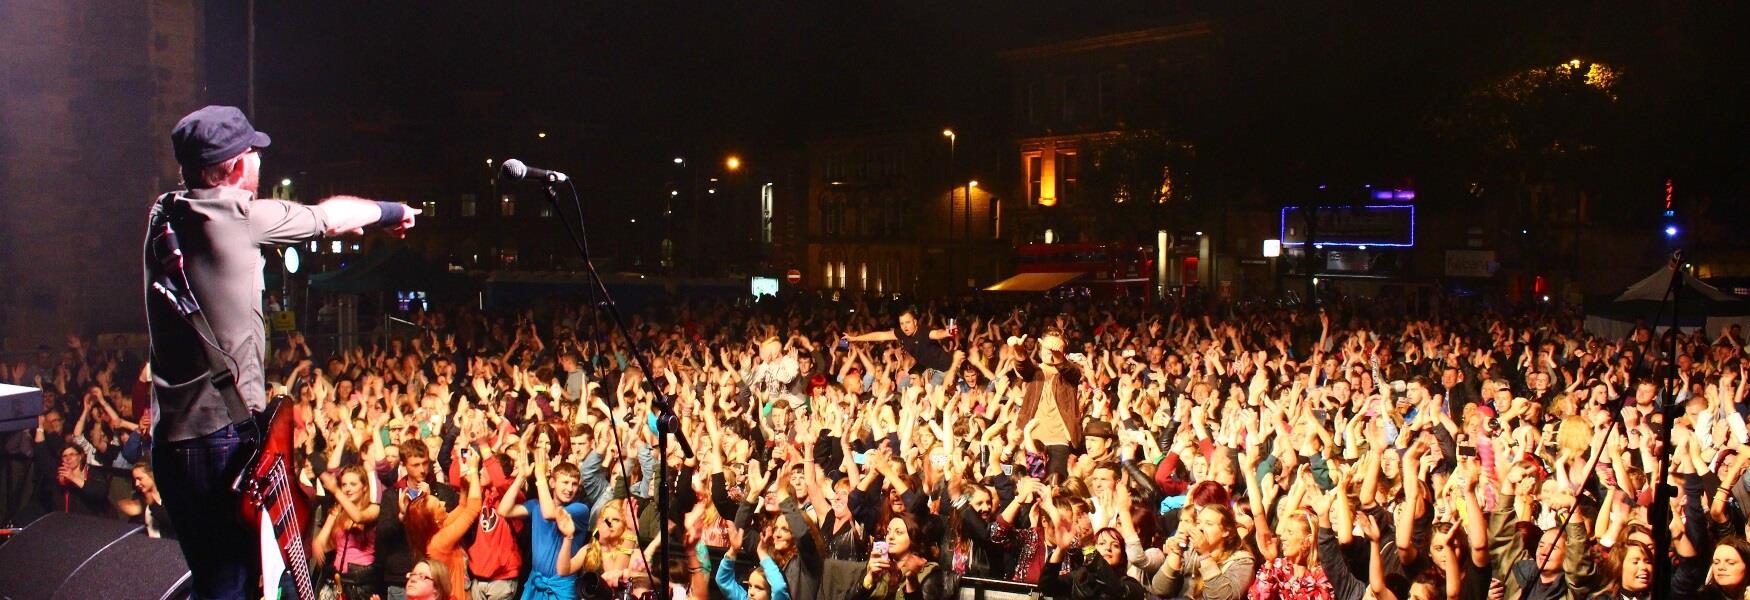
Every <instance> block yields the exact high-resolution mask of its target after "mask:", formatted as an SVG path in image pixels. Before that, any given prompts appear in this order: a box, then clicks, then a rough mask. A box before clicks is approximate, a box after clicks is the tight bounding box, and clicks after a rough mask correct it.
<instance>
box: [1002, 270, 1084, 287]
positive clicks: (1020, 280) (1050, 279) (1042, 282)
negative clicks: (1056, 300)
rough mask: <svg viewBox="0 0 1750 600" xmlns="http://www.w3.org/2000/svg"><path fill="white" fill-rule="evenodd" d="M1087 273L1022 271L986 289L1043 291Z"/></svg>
mask: <svg viewBox="0 0 1750 600" xmlns="http://www.w3.org/2000/svg"><path fill="white" fill-rule="evenodd" d="M1087 274H1088V272H1087V271H1072V272H1067V273H1022V274H1020V275H1016V276H1014V277H1010V278H1008V279H1004V280H1002V281H999V282H997V284H996V285H993V286H990V287H987V288H984V291H987V292H1043V291H1046V290H1049V289H1051V288H1054V287H1057V286H1060V285H1063V284H1065V283H1069V281H1070V280H1072V279H1075V278H1077V277H1081V276H1083V275H1087Z"/></svg>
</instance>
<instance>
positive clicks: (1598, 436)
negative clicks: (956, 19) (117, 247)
mask: <svg viewBox="0 0 1750 600" xmlns="http://www.w3.org/2000/svg"><path fill="white" fill-rule="evenodd" d="M410 320H411V321H413V322H415V323H418V324H419V325H420V326H421V327H422V328H421V329H420V330H418V331H417V332H415V333H410V334H408V335H407V336H404V337H398V338H391V339H388V340H387V341H386V343H375V344H370V345H366V346H361V347H357V348H353V349H350V350H345V351H337V352H321V353H318V352H313V351H312V350H311V348H310V346H309V344H308V343H307V342H306V341H305V340H304V339H302V337H300V336H297V335H292V336H291V337H290V338H289V339H285V340H282V341H280V342H279V343H277V344H276V346H275V348H274V349H273V350H272V351H271V352H270V355H269V357H268V359H267V362H266V366H267V373H268V379H269V381H270V383H271V384H272V385H273V386H275V388H276V390H278V391H281V392H283V393H285V394H287V396H288V398H289V399H290V402H291V405H290V406H291V407H292V410H293V413H292V414H293V416H294V418H295V445H296V447H297V449H298V450H297V460H296V462H295V470H296V471H297V473H298V477H297V479H298V482H299V484H300V485H301V486H302V487H303V489H304V492H305V493H306V494H308V495H309V496H310V497H312V498H315V499H316V503H315V504H316V505H317V510H316V517H315V518H314V519H313V520H312V521H313V522H312V526H311V528H310V531H309V532H307V535H308V536H309V539H310V540H311V543H310V547H311V549H312V554H313V556H312V559H313V560H314V562H315V563H316V564H317V567H318V568H317V570H316V573H317V579H318V582H319V584H320V585H321V586H322V587H323V590H324V592H323V594H324V597H344V598H348V599H360V600H362V599H365V598H371V597H373V596H379V597H381V598H403V597H405V598H418V599H426V598H450V599H462V598H474V599H489V598H516V597H521V598H579V597H581V598H608V597H614V598H642V597H645V596H646V595H647V594H652V592H653V591H654V589H655V586H656V585H658V584H657V582H658V581H660V580H661V579H662V577H661V575H662V574H664V573H666V574H667V575H668V579H669V581H671V586H672V589H671V591H672V593H673V594H674V595H675V596H676V597H682V596H684V597H689V598H693V599H695V600H705V599H707V598H709V599H712V600H717V599H724V598H727V599H730V600H744V599H747V600H816V599H822V600H841V599H854V600H897V599H900V598H905V599H908V600H915V599H927V600H936V599H939V598H944V597H947V596H951V595H957V594H958V591H959V590H960V589H961V588H962V587H963V586H965V585H971V584H972V580H973V579H978V580H1003V581H1009V582H1016V583H1019V584H1027V585H1032V586H1036V587H1035V588H1034V589H1035V590H1036V591H1037V592H1039V593H1041V594H1042V595H1044V596H1047V597H1051V598H1060V599H1070V598H1074V599H1084V598H1086V599H1092V598H1103V599H1111V600H1140V599H1142V598H1192V599H1197V600H1239V599H1241V598H1247V599H1249V600H1274V599H1283V600H1291V599H1315V600H1322V599H1344V600H1359V599H1362V598H1378V599H1386V598H1397V599H1406V598H1415V599H1418V600H1431V599H1436V598H1466V599H1476V600H1482V599H1484V598H1488V599H1490V600H1501V599H1503V598H1525V597H1529V598H1536V599H1539V600H1544V599H1553V598H1647V597H1649V596H1651V595H1652V590H1651V589H1650V588H1651V586H1652V576H1651V574H1652V571H1653V569H1654V566H1655V565H1659V564H1665V565H1670V566H1671V568H1672V569H1673V571H1672V572H1673V573H1674V574H1673V578H1672V584H1671V585H1672V590H1670V591H1671V592H1672V593H1674V594H1677V595H1680V596H1706V597H1731V598H1744V597H1746V592H1747V591H1750V589H1747V588H1750V586H1747V585H1746V584H1747V580H1746V577H1745V575H1746V573H1745V568H1746V567H1745V561H1746V560H1750V542H1747V541H1746V540H1745V536H1744V525H1745V522H1746V514H1745V510H1744V509H1745V508H1746V507H1750V479H1746V478H1745V474H1746V472H1747V471H1750V446H1747V445H1746V443H1747V442H1750V432H1747V430H1746V426H1745V414H1746V412H1747V411H1746V408H1745V406H1746V405H1745V402H1744V400H1745V396H1746V394H1747V392H1750V386H1746V385H1745V380H1746V376H1745V369H1746V362H1745V357H1744V356H1743V354H1744V350H1745V349H1744V346H1743V338H1742V337H1741V332H1738V331H1728V332H1717V333H1718V335H1717V337H1711V338H1710V337H1709V336H1707V335H1705V334H1703V333H1701V332H1695V333H1685V334H1677V335H1675V336H1674V337H1675V340H1674V341H1673V340H1670V339H1668V338H1667V337H1665V336H1660V335H1655V333H1654V332H1653V331H1651V330H1649V329H1648V328H1646V327H1639V328H1636V329H1635V331H1634V333H1633V334H1631V335H1629V336H1628V337H1625V338H1622V339H1603V338H1600V337H1598V336H1594V335H1590V334H1588V333H1586V332H1585V331H1583V330H1582V329H1581V327H1580V324H1581V320H1580V319H1579V317H1578V316H1577V315H1575V314H1573V313H1572V312H1565V311H1561V310H1554V309H1548V308H1547V307H1533V308H1531V309H1526V310H1518V309H1506V308H1488V307H1483V306H1458V305H1451V306H1448V307H1445V308H1443V309H1441V311H1440V312H1439V313H1435V314H1416V315H1411V314H1409V313H1408V312H1407V311H1403V310H1396V309H1390V308H1388V307H1384V306H1382V305H1379V304H1373V303H1366V302H1360V301H1355V302H1349V301H1333V302H1331V303H1330V304H1329V306H1328V308H1327V309H1325V310H1317V311H1315V310H1307V309H1302V308H1299V307H1281V306H1276V305H1268V304H1258V305H1243V304H1222V305H1219V306H1211V305H1206V304H1202V303H1195V304H1193V303H1186V304H1157V303H1143V302H1135V301H1123V300H1111V301H1088V300H1083V301H1076V302H1061V303H1060V302H1055V301H1050V302H1048V301H1043V300H1035V301H1031V302H1004V303H1001V304H998V303H994V302H993V301H989V300H976V301H974V300H967V301H939V302H934V303H927V304H922V305H906V304H903V303H900V302H897V301H893V300H892V299H888V298H882V299H869V300H845V301H828V300H825V299H820V298H789V299H787V300H785V301H767V302H761V303H757V304H747V303H742V304H731V303H706V302H693V303H686V302H681V303H677V304H674V305H669V306H664V307H657V308H651V309H649V310H645V311H641V312H640V313H638V314H636V315H633V316H631V318H630V323H629V325H630V329H631V335H630V338H627V337H623V336H621V335H620V334H619V333H618V332H617V331H616V330H615V329H614V328H613V327H612V326H611V322H610V321H609V320H608V319H606V318H605V316H604V315H601V314H597V312H596V311H594V310H591V309H590V308H588V307H587V305H583V304H581V303H579V304H565V303H557V302H555V303H552V304H550V305H546V306H543V307H541V308H536V309H525V310H521V311H517V312H514V313H490V312H483V311H479V310H476V309H473V308H462V307H457V308H446V309H442V310H434V311H431V312H419V313H415V314H412V315H411V316H410ZM1668 343H1674V347H1675V354H1674V355H1673V354H1671V353H1669V352H1668V350H1667V344H1668ZM635 353H645V356H646V357H647V358H648V364H649V369H650V373H648V374H646V373H644V372H643V371H642V368H641V367H640V366H639V361H638V360H637V359H636V357H635ZM1672 362H1675V365H1676V373H1677V376H1676V378H1675V379H1669V378H1667V377H1666V376H1665V374H1666V373H1667V372H1668V371H1667V370H1666V369H1667V365H1668V364H1670V363H1672ZM149 368H150V367H149V365H145V364H144V363H143V362H142V360H141V356H140V353H138V352H136V353H129V352H126V351H123V350H118V349H115V348H106V347H104V346H103V344H100V343H97V342H95V341H89V340H81V339H80V338H77V337H74V338H70V339H69V343H68V344H67V347H66V348H65V349H64V350H57V351H52V352H51V351H46V350H45V351H44V352H41V353H39V354H38V355H36V356H34V357H30V358H28V359H26V360H24V361H22V362H19V363H17V364H4V365H0V381H6V382H12V383H20V384H24V385H31V386H39V387H42V388H43V390H44V394H45V404H46V406H47V407H48V410H47V412H46V413H45V414H44V415H43V417H42V418H41V420H40V426H39V427H38V428H36V429H34V430H30V431H25V432H18V433H15V434H5V438H4V440H3V441H4V447H3V450H4V452H5V456H6V460H5V463H4V467H5V471H4V472H0V478H4V480H5V481H4V483H5V490H4V492H5V495H6V498H5V504H4V508H5V509H6V510H8V512H10V513H11V517H12V519H13V520H14V522H17V523H26V522H29V520H30V519H32V518H34V517H35V516H36V515H40V514H43V513H45V512H50V511H64V512H73V513H85V514H100V515H114V516H116V517H118V518H128V519H134V520H136V521H139V522H141V523H143V524H144V525H145V526H146V527H145V530H146V531H147V532H148V533H149V534H150V535H158V536H174V535H176V527H175V523H172V522H169V520H168V519H167V518H166V516H165V513H164V511H163V510H162V502H161V500H160V497H159V493H158V490H157V489H156V487H155V484H154V482H153V478H152V467H151V465H150V463H149V462H148V461H147V460H146V459H145V458H146V457H150V456H151V452H150V451H149V448H150V446H151V444H152V436H151V429H152V427H151V420H152V412H151V410H150V404H151V403H150V400H149V395H150V385H149V384H147V383H143V382H145V381H148V380H149V378H148V375H147V373H148V369H149ZM652 382H653V383H652ZM1666 397H1672V398H1673V399H1671V400H1669V401H1668V402H1669V403H1672V405H1674V406H1681V407H1683V410H1682V411H1681V413H1680V414H1681V416H1679V417H1677V418H1675V420H1674V422H1673V423H1672V424H1673V425H1674V427H1673V428H1672V430H1671V431H1670V436H1669V439H1670V444H1671V446H1670V449H1671V452H1670V453H1669V455H1670V457H1671V458H1670V463H1671V464H1670V465H1669V471H1670V473H1671V479H1670V483H1671V484H1672V485H1674V486H1676V487H1677V488H1678V490H1679V491H1678V493H1677V494H1676V497H1675V498H1674V499H1673V505H1672V511H1671V514H1672V515H1673V517H1672V519H1671V520H1670V521H1669V522H1652V520H1651V518H1652V516H1651V515H1652V511H1651V506H1652V504H1653V502H1654V498H1655V493H1654V484H1655V483H1656V482H1655V481H1654V479H1655V478H1656V476H1655V475H1652V474H1654V473H1657V472H1658V470H1659V469H1658V465H1657V464H1656V463H1657V461H1658V460H1659V458H1658V457H1660V456H1662V453H1661V448H1660V447H1659V439H1660V436H1659V435H1658V434H1659V432H1658V428H1660V427H1662V424H1663V417H1662V416H1660V408H1661V406H1662V403H1666V402H1667V401H1666V400H1664V398H1666ZM663 403H671V404H672V410H673V411H674V413H675V414H676V415H677V416H678V429H679V431H678V433H679V435H680V436H683V437H684V438H685V440H686V441H687V442H689V443H690V445H691V448H692V449H693V450H694V453H693V454H692V455H690V456H689V455H687V454H686V453H685V452H684V451H683V450H682V445H681V444H679V443H678V440H671V443H667V444H663V443H661V442H662V440H660V439H659V436H667V435H670V434H667V433H663V432H662V430H663V429H664V428H663V427H659V426H658V421H659V419H658V418H657V416H658V413H660V412H661V410H660V405H661V404H663ZM660 448H666V449H667V452H666V453H662V452H660V450H659V449H660ZM659 465H664V466H666V468H659ZM659 473H666V475H667V476H666V477H664V476H662V475H659ZM663 487H666V489H667V491H668V492H669V493H668V494H667V497H668V506H667V507H661V506H659V502H658V499H659V498H660V497H661V494H659V493H658V492H659V491H660V490H661V489H662V488H663ZM664 508H666V510H664ZM665 516H666V518H665ZM663 528H667V529H668V530H669V534H670V535H669V536H670V540H671V542H670V545H669V547H667V548H661V547H659V546H658V545H657V540H658V537H659V536H658V533H659V532H660V531H661V530H662V529H663ZM1655 528H1667V530H1669V531H1671V532H1673V538H1674V542H1673V543H1672V544H1671V549H1672V550H1671V553H1670V554H1669V555H1668V556H1657V555H1655V552H1654V550H1653V543H1652V531H1653V530H1654V529H1655Z"/></svg>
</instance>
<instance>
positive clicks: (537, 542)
mask: <svg viewBox="0 0 1750 600" xmlns="http://www.w3.org/2000/svg"><path fill="white" fill-rule="evenodd" d="M523 508H526V509H528V511H529V552H530V553H531V554H533V555H534V559H533V560H534V562H533V563H530V564H531V566H532V567H533V568H534V570H535V572H537V573H540V574H542V575H547V576H555V575H558V569H557V568H556V563H557V562H558V561H559V544H560V543H562V542H564V541H565V536H563V535H561V534H560V533H559V526H558V525H555V524H554V523H553V522H552V521H549V520H547V519H546V517H545V516H544V515H542V514H541V499H540V498H530V499H529V500H528V501H526V502H523ZM565 512H568V513H571V522H572V523H576V524H577V534H576V536H575V537H573V538H572V540H571V554H572V556H576V555H577V551H578V549H580V548H582V547H583V545H584V542H585V541H586V540H588V539H589V533H590V526H591V525H592V524H591V523H590V520H589V505H587V504H584V503H582V502H576V501H573V502H572V503H570V504H566V505H565Z"/></svg>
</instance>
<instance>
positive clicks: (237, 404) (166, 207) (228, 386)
mask: <svg viewBox="0 0 1750 600" xmlns="http://www.w3.org/2000/svg"><path fill="white" fill-rule="evenodd" d="M174 197H176V193H175V192H169V193H165V194H164V195H161V196H159V197H158V205H159V210H158V211H157V214H158V217H157V219H155V220H154V221H153V223H152V241H151V249H152V253H153V255H154V256H153V259H154V260H156V261H158V266H159V269H158V275H157V276H156V277H155V278H154V280H153V281H152V289H153V290H156V291H158V292H159V293H161V294H163V295H164V296H165V297H166V299H167V300H169V301H170V303H171V305H172V306H174V307H176V313H177V314H178V315H180V316H181V317H182V319H183V321H184V322H186V323H188V325H189V326H190V327H193V328H194V330H195V333H196V334H198V335H199V336H200V338H201V348H202V350H204V351H205V354H206V359H207V380H208V381H209V382H211V383H212V385H213V389H215V390H217V391H218V392H219V396H220V397H221V398H224V400H225V411H226V413H227V414H228V415H229V416H230V418H231V422H232V423H233V424H236V423H243V422H245V421H247V420H249V419H250V413H249V406H248V405H246V404H244V403H243V396H242V394H241V393H240V392H239V391H238V389H237V374H236V371H235V370H234V369H233V365H234V364H235V362H236V361H234V360H232V359H231V357H230V356H229V355H227V354H226V353H225V351H224V349H223V348H220V347H219V337H218V335H217V334H215V333H213V325H212V323H209V322H208V321H207V315H206V311H203V310H201V306H200V300H199V299H197V298H196V297H195V293H194V287H193V286H192V285H189V281H188V273H187V272H186V271H184V270H183V255H182V245H181V243H180V242H179V241H178V240H177V238H176V230H175V229H174V228H172V227H171V226H170V221H171V219H170V217H171V211H172V210H175V209H176V208H175V207H176V204H174V203H172V202H171V199H172V198H174Z"/></svg>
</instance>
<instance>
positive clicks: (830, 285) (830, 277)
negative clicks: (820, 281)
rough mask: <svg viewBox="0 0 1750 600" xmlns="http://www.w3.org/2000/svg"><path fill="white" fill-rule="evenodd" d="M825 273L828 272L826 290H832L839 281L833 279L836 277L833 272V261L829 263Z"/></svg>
mask: <svg viewBox="0 0 1750 600" xmlns="http://www.w3.org/2000/svg"><path fill="white" fill-rule="evenodd" d="M825 271H826V288H827V289H829V290H830V289H832V288H833V287H834V285H833V284H834V283H836V282H837V281H838V279H837V278H835V277H833V275H835V273H834V272H833V269H832V261H827V263H826V269H825Z"/></svg>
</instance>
